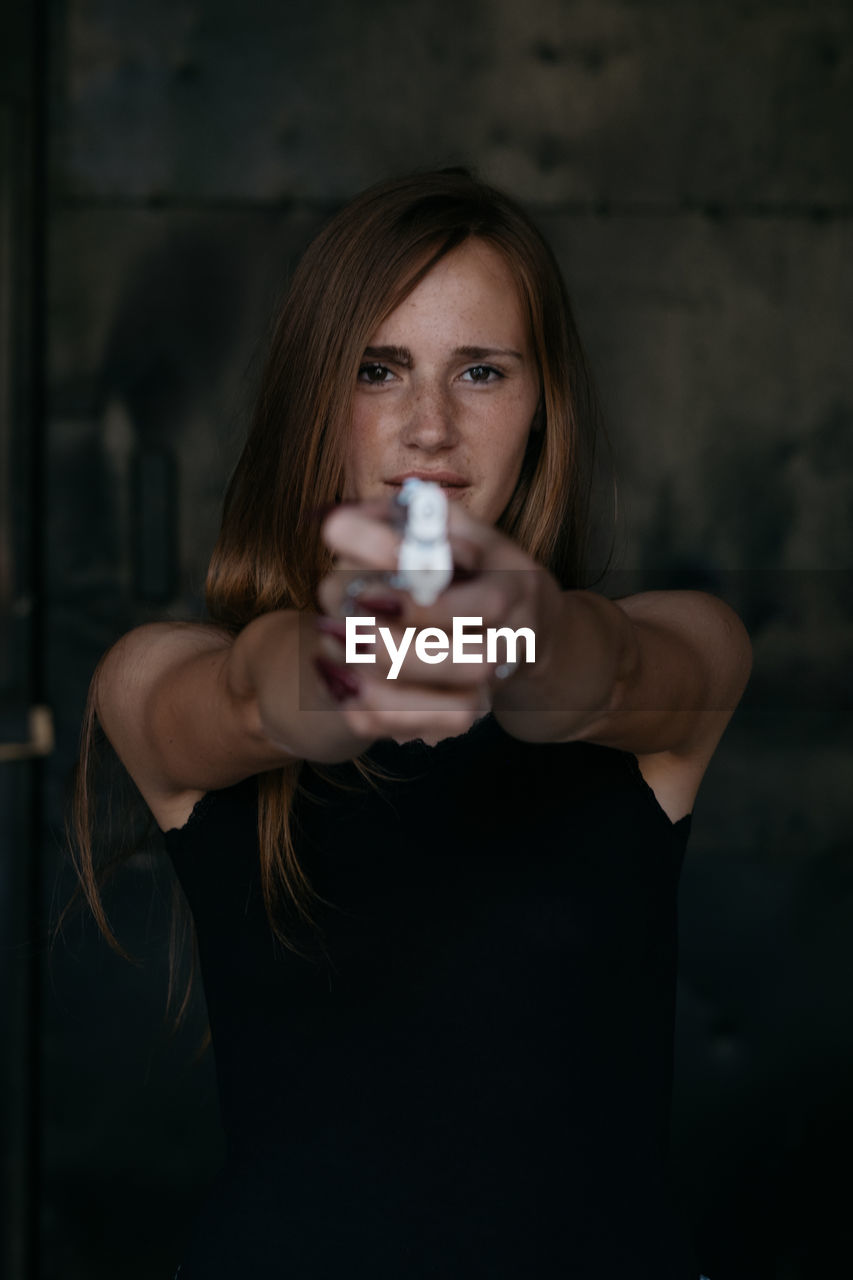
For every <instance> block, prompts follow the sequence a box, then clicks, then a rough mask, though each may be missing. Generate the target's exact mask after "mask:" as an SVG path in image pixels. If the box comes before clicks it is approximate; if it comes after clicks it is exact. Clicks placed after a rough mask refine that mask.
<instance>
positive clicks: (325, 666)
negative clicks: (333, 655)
mask: <svg viewBox="0 0 853 1280" xmlns="http://www.w3.org/2000/svg"><path fill="white" fill-rule="evenodd" d="M314 666H315V668H316V670H317V673H318V675H319V676H320V677H321V678H322V680H323V682H324V683H325V685H326V688H327V689H328V690H329V693H330V694H331V695H332V697H333V698H334V699H335V701H336V702H344V701H346V699H347V698H354V697H355V696H356V695H357V694H358V693H359V692H360V689H359V685H358V682H357V681H356V680H354V679H353V677H352V676H351V675H350V674H349V673H348V672H347V671H346V670H345V669H344V668H343V667H339V666H338V664H337V663H336V662H331V661H330V660H329V659H328V658H324V657H323V656H322V655H320V654H316V655H315V657H314Z"/></svg>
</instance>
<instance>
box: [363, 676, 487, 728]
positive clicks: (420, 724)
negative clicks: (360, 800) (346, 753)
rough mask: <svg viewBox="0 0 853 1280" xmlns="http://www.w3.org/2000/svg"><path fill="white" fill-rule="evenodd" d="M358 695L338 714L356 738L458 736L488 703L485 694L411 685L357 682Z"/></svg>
mask: <svg viewBox="0 0 853 1280" xmlns="http://www.w3.org/2000/svg"><path fill="white" fill-rule="evenodd" d="M360 684H361V692H360V694H359V696H358V697H357V698H355V699H353V700H351V701H348V702H347V703H345V704H343V705H342V709H341V714H342V715H343V716H344V718H345V719H346V720H347V722H348V724H349V726H350V728H351V729H352V730H353V732H354V733H356V734H357V735H358V736H359V737H394V738H396V737H400V738H405V737H414V736H418V735H423V734H427V733H428V734H430V735H435V734H442V733H443V734H445V735H449V734H457V733H464V732H465V730H466V729H469V728H470V727H471V725H472V724H473V722H474V720H475V719H476V718H477V716H479V715H484V714H485V713H486V712H487V711H488V710H489V708H490V706H491V703H490V700H489V696H488V691H487V690H485V689H483V690H475V691H471V690H468V691H464V692H463V691H460V692H453V691H447V690H441V691H436V690H433V689H428V690H426V689H418V688H415V687H412V686H409V687H407V688H406V689H405V690H398V689H394V688H389V687H388V686H387V685H385V684H384V683H383V682H380V681H375V680H364V679H362V680H361V681H360Z"/></svg>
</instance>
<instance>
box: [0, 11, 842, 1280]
mask: <svg viewBox="0 0 853 1280" xmlns="http://www.w3.org/2000/svg"><path fill="white" fill-rule="evenodd" d="M851 28H853V9H852V8H851V6H850V4H849V3H847V2H846V0H810V2H809V3H794V2H791V3H782V2H779V3H769V0H755V2H754V3H745V2H744V3H735V2H734V0H722V2H720V0H717V2H713V3H712V2H711V0H704V2H699V0H693V2H692V3H675V0H647V2H646V3H638V2H637V0H611V2H609V3H593V2H592V0H587V2H585V3H582V2H578V3H568V2H565V0H528V2H527V3H525V4H523V5H519V4H518V3H517V0H490V2H487V0H454V2H453V3H449V2H448V0H413V2H412V3H408V4H401V3H396V4H392V3H389V2H388V0H374V2H373V3H370V4H367V3H346V2H345V0H315V2H314V3H312V4H310V5H299V4H279V5H273V4H271V3H268V4H264V3H260V2H259V0H250V2H249V3H243V4H241V5H237V4H234V3H231V4H225V3H222V2H221V0H216V2H209V3H191V2H185V3H174V2H172V3H167V0H146V2H144V3H139V2H137V3H132V2H131V0H54V2H52V3H39V4H33V3H31V2H30V3H20V4H16V5H12V3H11V0H7V3H6V4H5V5H4V6H3V10H2V15H0V68H2V77H3V78H2V96H0V183H2V185H0V595H2V599H1V600H0V603H2V605H3V615H2V631H0V658H2V668H0V712H2V725H3V739H4V741H6V742H7V743H13V744H15V743H21V742H23V741H24V740H25V739H26V738H27V734H28V727H27V719H26V712H27V709H28V707H30V706H31V705H36V704H42V705H47V706H49V707H50V708H51V709H52V713H53V716H54V720H55V726H56V748H55V751H54V752H53V753H52V754H50V755H48V756H46V757H45V758H44V759H43V760H41V761H36V760H28V759H26V758H23V754H24V753H22V752H21V751H20V750H17V751H10V750H8V749H7V750H6V752H5V755H4V754H0V842H2V848H0V951H2V961H3V963H2V975H1V976H0V1043H2V1045H3V1081H2V1083H3V1092H2V1118H3V1125H4V1129H3V1144H4V1145H3V1153H4V1155H3V1168H2V1178H3V1182H2V1205H0V1209H2V1216H0V1231H1V1232H2V1235H0V1250H2V1253H1V1254H0V1276H3V1277H8V1278H9V1280H35V1278H36V1277H38V1278H39V1280H54V1278H56V1280H59V1278H60V1277H61V1278H62V1280H84V1278H85V1280H101V1277H103V1278H104V1280H106V1278H107V1277H109V1280H114V1277H117V1276H120V1277H122V1280H156V1278H157V1277H162V1280H170V1278H171V1275H172V1272H173V1270H174V1267H175V1265H176V1264H177V1262H178V1260H179V1258H180V1256H181V1248H182V1240H183V1232H184V1230H185V1228H186V1225H187V1223H188V1221H189V1219H190V1217H191V1215H192V1212H193V1210H194V1208H195V1206H196V1205H197V1204H198V1202H199V1200H200V1198H201V1196H202V1195H203V1192H204V1188H205V1186H206V1183H207V1181H208V1180H209V1179H210V1177H211V1176H212V1173H213V1171H214V1170H215V1168H216V1166H217V1162H218V1161H219V1159H220V1158H221V1154H222V1153H221V1140H220V1135H219V1131H218V1127H217V1120H216V1108H215V1092H214V1079H213V1074H212V1064H211V1062H210V1058H209V1055H208V1057H207V1058H205V1059H204V1060H202V1062H201V1063H200V1064H196V1063H195V1062H194V1061H193V1051H194V1049H195V1047H196V1044H197V1040H198V1035H199V1032H200V1030H201V1029H202V1027H203V1009H201V1008H199V1007H198V1006H197V1007H196V1009H195V1011H194V1013H193V1016H192V1018H191V1019H190V1023H189V1025H188V1026H187V1028H185V1030H183V1031H182V1032H180V1033H179V1034H178V1035H177V1036H171V1035H170V1034H169V1033H168V1029H167V1027H166V1025H165V1023H164V1020H163V1014H164V1004H165V995H166V961H167V957H166V950H167V936H166V921H167V914H166V903H167V893H168V886H169V877H170V872H169V869H168V866H167V864H166V863H165V860H163V859H161V858H159V857H158V855H157V854H156V850H152V851H149V852H142V853H140V854H138V855H137V856H136V857H134V858H133V859H132V860H131V862H130V863H129V864H128V868H127V870H126V872H125V873H124V874H123V876H122V878H121V881H120V883H119V884H118V886H117V887H116V889H115V890H114V891H112V892H111V893H110V895H109V897H108V907H109V911H110V918H111V921H112V923H113V926H114V928H115V929H116V930H117V931H118V933H119V936H120V938H121V939H122V941H123V942H125V944H126V945H127V946H128V947H129V948H130V949H131V950H132V951H133V952H134V954H135V955H136V956H138V957H139V958H140V960H141V964H140V965H139V966H138V967H133V966H130V965H128V964H127V963H125V962H123V961H122V960H121V959H119V958H118V957H116V956H114V955H113V953H111V952H110V951H109V950H108V949H107V948H106V946H105V944H104V943H103V942H102V941H100V939H99V938H98V936H97V934H96V931H95V930H94V928H93V926H92V925H91V924H87V923H85V922H84V921H81V920H80V919H77V921H76V922H75V923H74V924H73V925H71V926H69V927H68V928H67V930H66V936H65V939H64V941H63V942H61V943H60V944H59V946H58V947H57V948H55V949H54V951H53V952H52V953H51V954H48V952H47V949H46V947H45V937H46V933H47V928H48V925H49V923H50V922H51V921H52V920H53V919H54V918H55V914H56V910H57V909H58V906H59V905H61V903H62V902H64V901H65V899H66V897H67V895H68V893H69V892H70V889H71V885H72V881H71V878H70V875H69V872H68V869H67V862H66V858H65V854H64V851H63V845H64V841H63V835H62V822H63V813H64V807H65V803H66V792H67V786H68V779H69V773H70V769H71V766H72V763H73V760H74V756H75V752H76V742H77V734H78V728H79V722H80V716H81V711H82V707H83V702H84V698H85V692H86V687H87V684H88V681H89V678H90V676H91V672H92V668H93V666H94V663H95V662H96V660H97V658H98V657H99V655H100V654H101V653H102V652H103V651H104V649H105V648H106V647H107V646H108V645H109V644H110V643H111V641H112V640H113V639H114V638H116V636H117V635H119V634H120V633H121V632H123V631H125V630H126V629H128V628H129V627H131V626H133V625H135V624H136V623H138V622H142V621H145V620H147V619H150V618H155V617H164V616H165V617H171V618H187V617H190V618H191V617H197V616H199V610H200V592H201V585H202V582H203V577H204V569H205V564H206V558H207V555H208V553H209V550H210V547H211V544H212V540H213V537H214V535H215V532H216V528H217V523H218V516H219V506H220V500H221V495H222V490H223V485H224V481H225V478H226V476H227V474H228V471H229V468H230V467H231V465H232V464H233V462H234V460H235V459H236V455H237V451H238V448H239V442H240V439H241V433H242V430H243V427H244V423H245V414H246V410H247V406H248V405H249V404H250V403H251V397H252V392H253V388H254V386H255V380H256V376H257V355H258V351H259V349H260V347H261V345H262V343H263V339H264V337H265V335H266V331H267V323H268V318H269V315H270V311H271V308H272V306H273V303H274V300H275V298H276V296H277V294H278V292H279V291H280V288H281V285H282V283H283V281H284V280H285V279H286V276H287V273H288V270H289V269H290V267H291V266H292V265H293V263H294V261H295V260H296V257H297V255H298V253H299V251H300V249H301V248H302V246H303V245H304V244H305V242H306V241H307V239H308V238H309V237H310V236H311V235H312V234H313V232H314V231H315V230H317V229H318V228H319V226H320V225H321V223H322V221H323V220H324V218H325V217H327V216H328V214H329V213H330V212H332V211H333V210H334V209H335V208H336V207H337V206H338V205H339V204H340V203H341V202H343V201H344V200H345V199H347V198H348V197H349V196H351V195H352V194H354V193H355V192H356V191H357V190H358V189H360V188H361V187H363V186H364V185H366V184H367V183H369V182H370V181H373V180H375V179H378V178H381V177H385V176H388V175H389V174H392V173H395V172H400V171H405V170H408V169H410V168H412V167H414V166H423V165H440V164H452V163H469V164H473V165H475V166H476V167H477V168H478V169H479V170H480V172H481V173H482V174H483V176H485V177H486V178H488V179H490V180H492V181H494V182H496V183H498V184H499V185H503V186H505V187H507V188H508V189H509V190H511V191H512V192H513V193H514V194H516V195H517V196H518V197H520V198H521V199H522V200H523V201H524V202H525V203H526V204H527V205H528V207H529V208H530V209H531V210H532V212H533V213H534V215H535V217H536V218H537V220H538V221H539V223H540V225H541V226H542V228H543V230H544V231H545V233H546V234H547V235H548V237H549V238H550V239H551V241H552V243H553V244H554V246H555V248H556V250H557V253H558V256H559V258H560V261H561V263H562V265H563V268H564V271H565V274H566V277H567V280H568V284H569V290H570V293H571V295H572V298H573V301H574V305H575V310H576V314H577V319H578V323H579V327H580V330H581V333H582V335H583V337H584V339H585V341H586V344H587V346H588V349H589V352H590V355H591V357H592V361H593V365H594V367H595V370H596V372H597V375H598V379H599V384H600V388H601V391H602V395H603V399H604V404H605V408H606V411H607V418H608V424H609V429H610V432H611V435H612V438H613V442H614V447H615V451H616V458H617V466H618V475H619V538H618V544H617V560H616V563H617V567H618V569H619V572H617V573H616V574H615V575H614V576H613V578H612V579H611V585H612V586H614V588H615V589H616V590H624V589H627V588H628V584H630V585H631V586H632V587H634V588H636V587H637V586H639V585H646V586H654V585H657V586H668V585H681V584H686V585H704V586H707V587H708V588H709V589H711V590H716V591H717V592H718V593H719V594H721V595H724V596H725V597H726V598H728V599H730V600H731V601H732V603H733V604H735V605H736V607H738V608H739V609H740V610H741V611H742V614H743V616H744V618H745V620H746V621H747V623H748V625H749V627H750V630H751V632H752V635H753V640H754V644H755V661H756V666H755V675H754V678H753V681H752V684H751V686H750V689H749V691H748V693H747V696H746V699H745V700H744V703H743V704H742V706H741V708H740V709H739V711H738V712H737V714H736V716H735V718H734V720H733V722H732V724H731V726H730V728H729V730H728V732H727V734H726V736H725V738H724V740H723V743H722V745H721V747H720V749H719V751H718V754H717V756H716V758H715V760H714V762H713V763H712V765H711V768H710V770H709V772H708V775H707V777H706V781H705V782H704V784H703V787H702V789H701V792H700V794H699V797H698V800H697V804H696V809H695V816H694V827H693V834H692V838H691V842H690V846H689V849H688V856H687V861H686V866H685V871H684V876H683V881H682V894H681V960H682V963H681V977H680V983H679V1014H678V1032H677V1044H676V1094H675V1108H674V1157H675V1164H676V1172H677V1180H678V1186H679V1189H680V1194H681V1196H682V1199H683V1203H684V1208H685V1213H686V1215H687V1217H688V1221H689V1222H690V1224H691V1228H692V1231H693V1236H694V1241H695V1245H696V1250H697V1254H698V1257H699V1261H700V1263H701V1265H702V1268H703V1270H704V1271H705V1272H706V1273H707V1274H708V1275H709V1276H710V1277H711V1280H771V1278H772V1280H824V1278H826V1280H829V1278H830V1277H833V1280H834V1277H835V1276H837V1275H839V1274H846V1273H847V1272H848V1270H849V1268H850V1265H851V1258H853V1219H851V1213H850V1205H851V1203H853V1179H851V1175H850V1172H849V1169H850V1151H851V1149H853V1100H852V1099H851V1057H853V1055H851V1048H853V1019H851V997H850V989H851V979H853V850H851V837H850V831H851V818H853V787H851V785H850V781H851V760H853V742H851V732H850V715H851V706H852V705H853V697H851V676H850V671H849V668H850V659H851V656H852V655H853V644H851V637H853V622H852V621H851V614H853V607H851V596H852V595H853V593H851V586H853V576H852V575H851V566H853V555H851V552H852V551H853V538H852V537H851V533H853V501H851V499H853V432H851V417H853V370H851V353H852V352H853V265H851V264H853V227H852V226H851V212H853V165H852V164H851V123H853V30H851ZM629 571H630V573H629ZM12 756H17V757H19V758H17V759H12V758H10V757H12ZM158 886H159V887H158ZM294 1104H295V1105H297V1106H298V1099H295V1100H294Z"/></svg>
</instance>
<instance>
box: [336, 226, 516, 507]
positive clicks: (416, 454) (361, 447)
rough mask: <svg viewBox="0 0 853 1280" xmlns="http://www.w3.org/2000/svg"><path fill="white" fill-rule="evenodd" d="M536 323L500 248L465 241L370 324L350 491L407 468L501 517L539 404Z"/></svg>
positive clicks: (354, 493) (397, 477)
mask: <svg viewBox="0 0 853 1280" xmlns="http://www.w3.org/2000/svg"><path fill="white" fill-rule="evenodd" d="M528 329H529V326H528V323H527V319H526V316H525V314H524V312H523V311H522V306H521V302H520V299H519V296H518V290H517V288H516V285H515V281H514V280H513V277H512V275H511V273H510V270H509V268H508V266H507V265H506V262H505V261H504V259H503V257H502V256H501V255H500V254H499V253H498V252H497V251H496V250H495V249H493V248H491V246H490V245H488V244H486V243H485V242H483V241H481V240H474V239H471V240H467V241H465V243H464V244H462V245H460V247H459V248H458V249H455V250H453V251H452V252H451V253H449V254H447V255H446V257H444V258H442V259H441V260H440V261H439V262H438V263H437V264H436V265H435V266H434V267H433V269H432V270H431V271H430V272H429V274H428V275H426V276H425V277H424V279H423V280H422V281H421V282H420V284H419V285H418V286H417V288H415V289H414V290H413V291H412V292H411V293H410V294H409V296H408V297H407V298H406V299H405V300H404V301H403V302H401V303H400V305H399V307H397V309H396V310H395V311H393V312H392V313H391V315H390V316H388V318H387V319H386V320H385V321H384V322H383V323H382V324H381V325H380V326H379V328H378V329H377V330H376V332H375V333H374V334H373V335H372V337H371V339H370V343H369V345H368V346H367V348H366V350H365V352H364V356H363V359H362V364H361V368H360V370H359V374H358V385H357V386H356V389H355V396H354V400H353V406H354V407H353V418H352V431H351V435H350V442H349V447H348V450H347V456H346V483H345V487H344V494H343V497H344V498H345V499H349V500H356V501H364V500H366V499H370V498H378V497H383V496H388V495H389V494H391V493H395V492H398V491H399V487H400V484H401V483H402V480H403V479H405V477H406V476H408V475H418V476H421V477H423V478H426V479H429V478H431V477H434V478H435V479H437V480H439V481H441V480H442V479H444V480H449V481H451V482H454V483H455V485H456V487H452V488H448V489H447V494H448V497H449V498H451V499H452V500H455V501H458V502H461V503H463V504H464V506H465V507H466V508H467V509H468V510H469V511H470V512H471V514H472V515H474V516H476V517H478V518H479V519H481V520H484V521H486V522H488V523H489V524H494V523H495V522H496V521H497V519H498V517H499V516H500V515H501V513H502V512H503V510H504V508H505V507H506V505H507V503H508V502H509V499H510V498H511V496H512V493H513V490H514V489H515V485H516V482H517V480H518V477H519V474H520V471H521V464H522V460H523V458H524V451H525V447H526V445H527V439H528V436H529V433H530V430H531V425H532V422H533V418H534V415H535V413H536V407H537V405H538V403H539V390H540V388H539V374H538V371H537V367H536V359H535V356H534V352H533V348H532V343H531V340H530V334H529V332H528Z"/></svg>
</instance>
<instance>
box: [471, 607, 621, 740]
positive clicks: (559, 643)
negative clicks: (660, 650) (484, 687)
mask: <svg viewBox="0 0 853 1280" xmlns="http://www.w3.org/2000/svg"><path fill="white" fill-rule="evenodd" d="M536 640H537V650H538V652H537V661H536V662H535V663H530V664H522V666H520V667H519V668H518V670H517V671H516V672H515V674H514V675H513V676H512V677H511V678H510V679H509V680H508V681H507V682H506V683H505V684H503V685H499V686H497V687H496V689H495V692H494V694H493V698H492V711H493V713H494V715H495V718H496V719H497V720H498V721H499V723H500V724H501V725H502V727H503V728H504V729H506V731H507V733H510V734H512V736H513V737H515V738H520V739H522V740H524V741H527V742H560V741H566V740H568V739H570V738H572V737H574V736H576V735H579V734H581V733H582V732H583V729H584V727H585V726H586V725H589V724H592V723H594V722H596V721H598V720H600V718H601V717H602V716H604V715H606V714H607V713H608V711H609V710H610V709H611V708H612V707H613V706H614V705H616V703H617V702H618V700H619V698H620V696H621V692H622V690H623V689H624V687H625V685H626V683H627V682H628V681H629V680H630V679H631V677H632V675H633V672H634V669H635V665H636V662H637V660H638V655H637V648H636V641H635V637H634V633H633V628H632V626H631V623H630V621H629V619H628V618H626V617H625V615H624V613H623V612H622V610H621V609H619V608H618V607H617V606H616V605H614V604H613V603H612V602H611V601H610V600H607V599H606V598H605V597H604V596H600V595H596V594H595V593H594V592H590V591H565V592H562V594H561V596H560V601H559V607H558V609H557V611H556V613H555V614H554V616H553V617H552V618H551V619H550V624H549V626H548V634H547V635H544V636H541V635H537V638H536ZM540 654H541V657H540V656H539V655H540Z"/></svg>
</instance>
